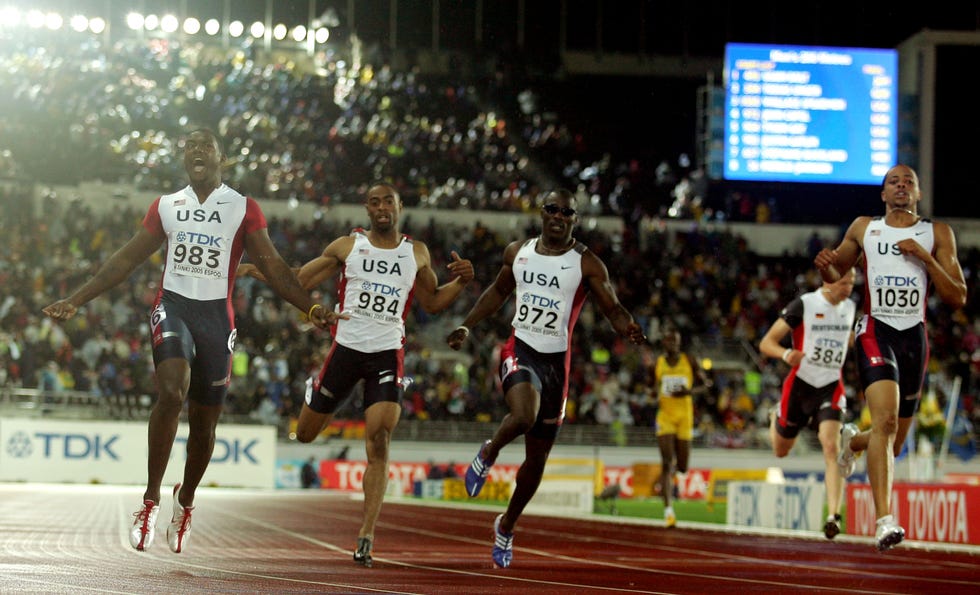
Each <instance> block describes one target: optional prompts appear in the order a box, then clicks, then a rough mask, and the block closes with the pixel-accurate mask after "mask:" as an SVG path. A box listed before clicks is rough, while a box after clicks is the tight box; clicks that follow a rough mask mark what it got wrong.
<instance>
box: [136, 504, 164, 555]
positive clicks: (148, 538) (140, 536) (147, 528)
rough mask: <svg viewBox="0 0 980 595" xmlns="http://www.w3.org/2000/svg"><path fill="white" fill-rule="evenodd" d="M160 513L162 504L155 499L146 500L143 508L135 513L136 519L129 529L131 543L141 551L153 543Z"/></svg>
mask: <svg viewBox="0 0 980 595" xmlns="http://www.w3.org/2000/svg"><path fill="white" fill-rule="evenodd" d="M158 514H160V505H159V504H157V503H156V502H154V501H153V500H144V501H143V508H140V509H139V510H137V511H136V512H134V513H133V516H134V517H136V520H135V521H133V527H132V529H130V530H129V543H130V545H132V546H133V547H134V548H136V549H137V550H139V551H141V552H142V551H143V550H145V549H146V548H148V547H150V546H151V545H153V537H154V536H156V532H157V515H158Z"/></svg>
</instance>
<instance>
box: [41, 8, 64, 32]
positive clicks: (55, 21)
mask: <svg viewBox="0 0 980 595" xmlns="http://www.w3.org/2000/svg"><path fill="white" fill-rule="evenodd" d="M64 24H65V19H63V18H62V17H61V15H60V14H58V13H56V12H49V13H48V14H47V16H45V17H44V26H45V27H47V28H48V29H51V30H52V31H57V30H58V29H61V26H62V25H64Z"/></svg>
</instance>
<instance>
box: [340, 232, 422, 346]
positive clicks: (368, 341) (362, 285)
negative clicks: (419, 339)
mask: <svg viewBox="0 0 980 595" xmlns="http://www.w3.org/2000/svg"><path fill="white" fill-rule="evenodd" d="M351 235H353V236H354V246H353V247H351V251H350V254H348V255H347V260H346V261H345V262H344V270H343V272H342V274H341V276H340V283H339V284H338V287H337V293H338V294H339V295H338V297H339V300H340V301H339V302H338V307H339V308H340V312H343V313H344V314H350V316H351V318H350V320H343V319H341V320H340V321H338V322H337V332H336V334H335V339H336V340H337V342H338V343H340V344H341V345H343V346H344V347H348V348H350V349H354V350H357V351H360V352H362V353H377V352H379V351H387V350H389V349H401V348H402V346H403V345H404V344H405V316H406V315H407V314H408V307H409V304H410V303H411V301H412V296H413V293H414V291H415V275H416V273H417V272H418V263H416V262H415V250H414V248H413V246H412V240H411V239H410V238H408V237H407V236H402V241H401V243H399V244H398V247H397V248H392V249H385V248H377V247H375V246H374V245H372V244H371V242H370V241H369V240H368V237H367V233H366V232H365V231H364V230H363V229H355V230H354V231H353V232H351Z"/></svg>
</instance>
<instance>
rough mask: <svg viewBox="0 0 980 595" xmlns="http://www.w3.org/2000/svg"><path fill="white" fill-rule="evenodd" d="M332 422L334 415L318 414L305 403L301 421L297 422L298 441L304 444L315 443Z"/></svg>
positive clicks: (301, 412)
mask: <svg viewBox="0 0 980 595" xmlns="http://www.w3.org/2000/svg"><path fill="white" fill-rule="evenodd" d="M332 420H333V414H332V413H317V412H316V411H313V410H312V409H310V406H309V405H307V404H306V403H303V408H302V409H301V410H300V412H299V420H297V422H296V439H297V440H299V441H300V442H303V443H304V444H308V443H310V442H313V441H314V440H316V437H317V436H319V435H320V432H322V431H323V428H325V427H327V424H329V423H330V422H331V421H332Z"/></svg>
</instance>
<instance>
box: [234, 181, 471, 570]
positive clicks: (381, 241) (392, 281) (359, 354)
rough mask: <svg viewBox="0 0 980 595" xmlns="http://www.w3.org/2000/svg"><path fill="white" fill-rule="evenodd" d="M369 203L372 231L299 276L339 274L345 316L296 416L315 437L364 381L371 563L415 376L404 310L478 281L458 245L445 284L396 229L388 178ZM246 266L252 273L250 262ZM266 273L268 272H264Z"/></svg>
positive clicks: (436, 302)
mask: <svg viewBox="0 0 980 595" xmlns="http://www.w3.org/2000/svg"><path fill="white" fill-rule="evenodd" d="M364 207H365V209H366V210H367V215H368V218H369V219H370V221H371V228H370V229H369V230H367V231H365V230H363V229H360V228H358V229H355V230H354V231H353V232H352V233H351V234H350V235H347V236H344V237H341V238H337V239H336V240H334V241H332V242H330V244H329V245H327V247H326V248H325V249H324V250H323V253H322V254H321V255H320V256H318V257H316V258H314V259H313V260H311V261H310V262H308V263H306V264H304V265H303V266H302V268H300V270H299V273H298V277H299V280H300V282H301V283H302V284H303V286H304V287H306V288H313V287H316V286H317V285H319V284H320V283H322V282H323V281H326V280H327V279H330V278H333V277H334V276H335V275H337V273H340V279H339V281H338V283H337V294H338V301H337V309H338V311H339V314H338V316H339V317H340V320H339V321H338V323H337V328H336V330H335V332H334V342H333V344H332V345H331V347H330V351H329V352H328V353H327V357H326V361H324V363H323V367H322V368H321V369H320V373H319V374H318V375H317V376H315V377H312V378H309V379H308V380H307V385H306V401H305V403H304V404H303V408H302V410H301V411H300V414H299V421H298V422H297V424H296V438H297V440H299V441H300V442H312V441H313V440H314V439H316V438H317V436H319V435H320V433H321V432H323V430H324V428H326V427H327V424H329V423H330V422H331V420H333V418H334V415H336V413H337V412H338V411H339V410H341V409H342V408H343V407H344V406H346V405H347V404H348V403H349V402H350V401H351V399H352V397H353V395H354V387H355V385H356V384H358V383H359V382H363V383H364V391H363V392H364V447H365V451H366V453H367V468H366V469H365V471H364V482H363V483H364V519H363V521H362V523H361V528H360V530H359V531H358V534H357V549H355V550H354V561H355V562H356V563H358V564H361V565H362V566H371V565H372V563H373V562H372V557H371V551H372V548H373V547H374V528H375V525H376V524H377V522H378V516H379V515H380V514H381V505H382V504H383V502H384V494H385V489H386V487H387V485H388V450H389V447H390V443H391V434H392V432H394V430H395V426H396V425H397V424H398V419H399V417H401V401H402V397H403V395H404V393H405V387H406V386H407V385H408V383H409V382H410V380H409V379H407V378H405V375H404V365H403V364H404V358H405V351H404V344H405V317H406V315H407V313H408V309H409V306H410V305H411V303H412V301H413V299H414V300H417V301H418V303H419V305H420V306H421V307H422V309H424V310H425V311H426V312H430V313H436V312H441V311H442V310H444V309H446V308H448V307H449V306H450V305H451V304H452V303H453V301H455V300H456V298H457V297H459V295H460V293H461V292H462V290H463V288H464V287H465V286H466V284H467V283H469V282H470V281H471V280H472V279H473V264H472V263H471V262H470V261H468V260H464V259H462V258H460V257H459V254H457V253H455V252H453V253H452V254H451V256H452V259H453V260H452V262H449V263H447V265H446V268H447V269H448V270H449V273H450V275H451V276H452V277H453V279H452V280H451V281H449V282H448V283H445V284H443V285H439V284H438V279H437V278H436V274H435V271H433V270H432V257H431V255H430V254H429V248H428V247H427V246H426V245H425V243H424V242H420V241H418V240H412V239H411V238H409V237H408V236H406V235H404V234H402V233H401V232H400V231H399V230H398V221H399V218H400V216H401V212H402V208H403V207H404V205H403V204H402V200H401V197H400V196H399V195H398V191H397V190H396V189H395V188H394V186H391V185H390V184H374V185H373V186H371V187H370V188H369V189H368V191H367V196H366V197H365V201H364ZM242 273H243V274H254V268H253V267H247V266H245V267H243V268H242ZM259 278H261V277H259Z"/></svg>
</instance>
